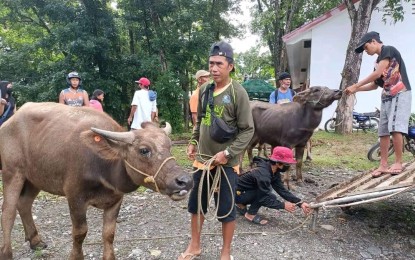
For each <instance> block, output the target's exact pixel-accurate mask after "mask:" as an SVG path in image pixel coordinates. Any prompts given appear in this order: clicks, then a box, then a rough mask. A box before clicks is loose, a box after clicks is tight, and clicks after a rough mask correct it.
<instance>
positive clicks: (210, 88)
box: [198, 83, 215, 121]
mask: <svg viewBox="0 0 415 260" xmlns="http://www.w3.org/2000/svg"><path fill="white" fill-rule="evenodd" d="M214 89H215V83H212V84H210V85H207V86H206V88H205V91H204V92H203V95H204V96H203V103H202V113H201V114H200V115H199V117H198V120H199V121H200V119H201V118H202V117H205V116H206V107H207V104H208V103H210V102H212V106H213V90H214ZM211 94H212V98H211V100H209V96H210V95H211ZM209 107H210V104H209ZM210 109H211V111H212V107H210Z"/></svg>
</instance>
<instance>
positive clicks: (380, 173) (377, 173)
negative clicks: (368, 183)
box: [372, 169, 388, 178]
mask: <svg viewBox="0 0 415 260" xmlns="http://www.w3.org/2000/svg"><path fill="white" fill-rule="evenodd" d="M384 173H388V172H387V171H381V170H379V169H376V170H374V171H373V172H372V177H373V178H378V177H380V176H382V175H383V174H384Z"/></svg>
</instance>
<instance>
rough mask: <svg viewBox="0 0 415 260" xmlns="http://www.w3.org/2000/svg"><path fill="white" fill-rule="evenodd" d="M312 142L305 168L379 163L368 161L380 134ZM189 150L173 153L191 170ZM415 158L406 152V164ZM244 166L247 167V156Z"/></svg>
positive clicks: (317, 136) (320, 136)
mask: <svg viewBox="0 0 415 260" xmlns="http://www.w3.org/2000/svg"><path fill="white" fill-rule="evenodd" d="M182 136H183V135H182ZM184 136H186V135H184ZM172 139H173V140H178V138H177V137H176V136H173V137H172ZM311 139H312V157H313V161H312V163H311V164H309V165H307V166H306V168H314V167H315V168H339V169H349V170H355V171H366V170H369V169H373V168H375V167H377V166H378V164H379V163H378V162H371V161H369V160H368V159H367V152H368V151H369V149H370V148H371V147H372V146H373V145H374V144H375V143H376V142H377V141H378V137H377V134H374V133H363V132H354V133H352V134H350V135H339V134H336V133H327V132H325V131H318V132H316V133H314V135H313V137H312V138H311ZM186 148H187V145H176V146H173V149H172V152H173V155H174V156H175V157H176V160H177V162H178V163H179V164H180V165H181V166H183V167H186V168H188V167H191V162H190V161H189V160H188V159H187V156H186ZM304 159H305V157H304ZM412 159H413V156H412V154H410V153H409V152H407V151H405V152H404V161H405V162H408V161H410V160H412ZM389 161H390V163H392V162H393V156H391V157H390V158H389ZM243 165H244V166H245V165H247V157H246V155H245V157H244V164H243Z"/></svg>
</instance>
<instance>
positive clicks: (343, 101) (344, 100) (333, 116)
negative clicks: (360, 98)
mask: <svg viewBox="0 0 415 260" xmlns="http://www.w3.org/2000/svg"><path fill="white" fill-rule="evenodd" d="M343 92H344V90H343ZM353 96H354V105H353V106H356V104H357V98H356V94H353ZM340 102H342V103H346V99H345V98H344V99H343V98H342V99H340ZM345 107H348V106H347V103H346V106H345ZM335 114H336V110H334V112H333V115H332V116H331V118H333V119H334V125H333V126H334V127H336V126H338V125H340V124H342V123H343V121H344V117H343V118H342V120H341V121H340V122H339V123H337V124H336V119H337V117H336V116H335Z"/></svg>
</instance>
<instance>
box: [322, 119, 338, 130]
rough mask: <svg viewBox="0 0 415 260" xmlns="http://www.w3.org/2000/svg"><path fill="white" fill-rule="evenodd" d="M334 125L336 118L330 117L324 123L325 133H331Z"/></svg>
mask: <svg viewBox="0 0 415 260" xmlns="http://www.w3.org/2000/svg"><path fill="white" fill-rule="evenodd" d="M335 127H336V118H330V119H329V120H327V122H326V123H325V124H324V130H326V132H327V133H333V132H334V130H335Z"/></svg>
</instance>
